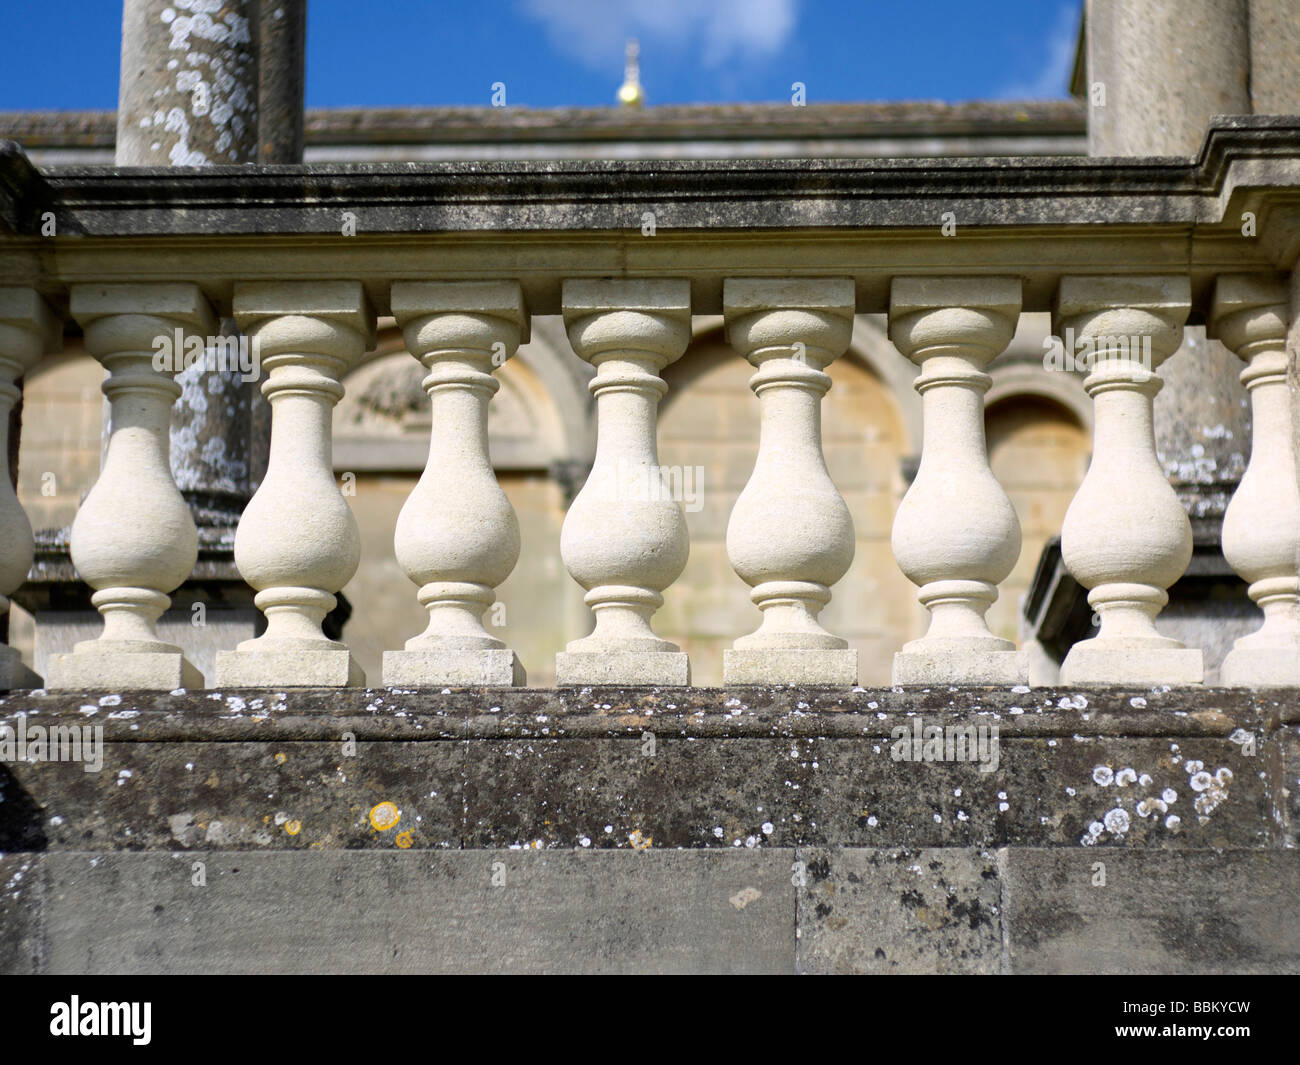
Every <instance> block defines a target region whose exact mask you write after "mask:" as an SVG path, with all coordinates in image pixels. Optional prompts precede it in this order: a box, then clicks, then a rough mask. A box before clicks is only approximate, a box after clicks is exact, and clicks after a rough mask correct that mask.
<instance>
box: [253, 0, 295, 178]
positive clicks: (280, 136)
mask: <svg viewBox="0 0 1300 1065" xmlns="http://www.w3.org/2000/svg"><path fill="white" fill-rule="evenodd" d="M257 45H258V47H257V126H258V134H257V139H258V157H257V158H258V162H261V163H301V162H302V141H303V112H302V98H303V85H304V80H305V73H306V71H305V63H304V60H305V58H306V54H307V0H262V4H261V19H260V21H259V24H258V42H257Z"/></svg>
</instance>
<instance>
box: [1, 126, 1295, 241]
mask: <svg viewBox="0 0 1300 1065" xmlns="http://www.w3.org/2000/svg"><path fill="white" fill-rule="evenodd" d="M1238 161H1241V162H1249V163H1250V164H1251V165H1250V166H1249V167H1248V169H1249V170H1250V181H1249V184H1250V185H1251V186H1253V187H1256V188H1258V187H1260V186H1281V187H1289V186H1294V185H1295V184H1296V179H1295V169H1294V168H1295V166H1296V165H1297V164H1298V163H1300V118H1295V117H1243V118H1216V119H1215V120H1214V121H1213V124H1212V125H1211V127H1210V129H1209V130H1208V132H1207V134H1206V139H1205V142H1204V144H1203V145H1202V148H1201V151H1200V153H1199V156H1198V158H1197V159H1195V160H1189V159H1180V158H1150V159H1123V160H1121V159H1088V158H1080V157H993V158H959V159H945V158H929V159H927V158H916V159H771V160H667V161H659V160H600V161H517V162H516V161H512V162H456V163H378V164H360V163H358V164H310V165H306V166H303V165H298V166H248V165H245V166H213V167H198V168H187V167H152V168H151V167H129V168H125V167H124V168H118V167H110V166H68V167H50V168H48V169H47V170H45V171H38V170H37V169H36V168H35V167H34V166H33V165H32V164H31V163H30V161H29V160H28V159H27V158H26V156H25V155H24V154H23V153H22V150H21V148H20V147H19V146H18V145H16V144H14V143H13V142H9V141H6V142H0V214H2V215H3V216H4V218H5V219H6V221H7V222H8V224H9V227H10V228H11V229H13V230H15V231H16V232H18V233H21V234H30V235H35V234H37V233H39V231H40V225H41V216H42V214H43V213H44V212H45V211H53V213H54V214H55V217H56V222H57V232H58V233H59V234H60V235H80V236H126V235H132V236H139V235H141V234H152V235H171V236H180V235H193V234H196V233H202V234H213V235H215V234H221V235H223V236H227V237H229V236H236V235H240V234H304V235H317V236H320V235H324V234H327V233H328V234H337V233H338V231H339V225H338V212H339V211H340V210H345V209H346V210H351V211H354V212H357V214H358V218H359V220H360V219H363V221H359V224H358V232H364V233H369V234H376V233H383V234H393V233H427V232H431V231H439V230H442V231H446V230H457V231H501V230H508V231H511V232H514V231H544V230H559V231H582V230H587V231H593V230H596V231H599V230H605V229H611V228H612V229H621V228H626V227H627V226H628V225H629V223H628V217H629V211H631V210H632V209H633V208H637V207H641V206H644V207H646V208H648V209H649V208H654V209H658V210H659V211H660V212H661V213H662V219H661V221H660V225H662V226H663V228H664V229H666V230H667V229H675V230H693V229H694V230H716V229H719V228H740V229H753V228H812V229H821V228H827V229H831V228H839V227H846V226H852V227H873V228H874V227H883V228H897V227H909V226H917V225H926V226H930V225H937V224H938V222H937V219H938V215H939V213H940V212H942V211H944V210H953V211H955V212H956V213H957V217H958V220H959V224H963V225H966V226H1009V225H1014V226H1027V225H1035V224H1041V225H1051V226H1060V225H1080V224H1088V225H1093V224H1096V223H1109V224H1114V225H1120V224H1126V225H1155V224H1169V223H1189V222H1212V221H1215V220H1217V219H1219V218H1221V217H1224V215H1225V213H1226V212H1228V211H1229V209H1230V208H1231V207H1232V206H1234V205H1232V204H1230V203H1229V198H1230V197H1229V194H1230V193H1231V192H1232V188H1231V187H1230V182H1229V180H1228V179H1229V175H1228V170H1229V168H1230V167H1231V165H1232V164H1233V163H1234V162H1238ZM1279 162H1280V163H1282V165H1283V170H1284V171H1285V172H1282V171H1278V172H1275V173H1270V172H1269V171H1268V168H1267V165H1266V164H1268V163H1279ZM936 201H937V202H936ZM1237 227H1238V223H1237V222H1236V221H1233V228H1234V229H1236V228H1237Z"/></svg>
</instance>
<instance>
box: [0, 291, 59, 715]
mask: <svg viewBox="0 0 1300 1065" xmlns="http://www.w3.org/2000/svg"><path fill="white" fill-rule="evenodd" d="M62 345H63V323H62V322H60V321H59V319H58V318H56V317H55V316H54V314H53V312H51V310H50V308H49V307H48V306H47V305H46V303H45V301H44V300H43V299H41V297H40V296H39V295H38V294H37V292H36V291H35V290H34V289H30V288H17V287H15V288H0V424H3V425H6V426H7V425H8V424H9V415H10V413H11V412H12V411H13V409H14V404H16V403H17V402H18V397H19V395H20V393H19V391H18V385H17V381H18V379H19V378H21V377H23V376H24V375H25V374H26V373H27V372H28V371H29V370H31V368H32V367H33V366H35V365H36V364H37V363H38V362H39V361H40V359H41V356H42V355H44V354H45V353H46V352H51V351H58V350H59V348H60V347H62ZM9 445H10V440H9V434H8V433H6V434H5V436H4V441H3V444H0V449H2V450H0V469H3V470H4V472H5V476H3V477H0V614H3V613H4V612H6V611H8V609H9V598H8V597H9V596H10V595H12V594H13V593H14V592H15V591H16V590H17V589H18V587H19V586H20V585H21V584H22V583H23V581H24V580H26V579H27V571H28V570H30V569H31V567H32V558H33V556H34V548H35V543H34V541H33V538H32V526H31V523H30V522H29V521H28V520H27V512H26V511H24V510H23V507H22V504H21V503H19V502H18V496H17V495H16V494H15V492H14V488H13V484H12V482H11V481H10V479H9V476H8V473H9V469H10V461H11V459H12V457H13V456H12V455H11V454H10V452H9ZM14 447H15V450H16V449H17V444H16V443H15V445H14ZM42 683H43V681H42V680H41V678H40V677H39V676H37V675H36V674H35V673H33V672H32V671H31V670H30V669H28V668H27V667H26V666H25V665H23V660H22V656H21V655H20V654H19V653H18V652H17V651H15V650H14V649H13V648H12V647H7V646H3V645H0V691H8V690H10V689H12V688H39V687H40V686H41V684H42Z"/></svg>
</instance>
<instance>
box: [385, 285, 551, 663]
mask: <svg viewBox="0 0 1300 1065" xmlns="http://www.w3.org/2000/svg"><path fill="white" fill-rule="evenodd" d="M392 309H393V315H394V317H396V319H397V321H398V324H399V325H401V327H402V335H403V336H404V337H405V338H406V350H407V351H409V352H410V353H411V354H412V355H414V356H415V357H416V358H418V359H419V360H420V361H421V362H422V363H424V365H425V367H426V368H427V369H428V371H429V373H428V376H427V377H425V379H424V389H425V391H426V392H428V393H429V403H430V414H431V416H432V420H433V435H432V438H431V440H430V444H429V458H428V462H427V463H426V464H425V467H424V472H423V473H422V474H421V475H420V480H419V483H417V484H416V486H415V489H414V490H413V491H412V492H411V495H410V498H409V499H407V501H406V504H405V505H404V506H403V507H402V512H401V514H400V515H399V516H398V519H397V531H396V534H395V535H394V538H393V543H394V547H395V549H396V553H397V561H398V563H399V564H400V565H401V567H402V569H403V570H404V571H405V572H406V575H407V576H408V577H410V578H411V580H412V581H414V582H415V583H416V585H417V586H419V588H420V595H419V598H420V605H421V606H423V607H425V608H426V609H427V610H428V611H429V627H428V628H427V629H425V631H424V632H423V633H422V634H421V635H419V636H416V637H414V638H412V639H410V640H408V641H407V642H406V649H405V650H403V651H386V652H385V653H384V683H385V684H386V685H395V686H399V687H435V686H436V687H442V686H443V685H452V686H458V687H470V686H478V685H494V684H523V683H524V670H523V667H522V666H521V665H520V664H519V658H518V657H517V656H516V655H515V653H514V651H512V650H511V649H510V648H509V647H507V646H506V645H505V643H504V641H502V640H498V639H497V638H496V637H494V636H490V635H488V632H487V630H486V629H484V628H483V621H482V618H483V613H484V611H486V610H487V609H488V607H490V606H491V605H492V603H493V602H494V601H495V599H496V595H495V593H494V591H493V589H494V588H495V587H496V586H497V585H498V584H500V583H501V582H502V581H504V580H505V579H506V578H507V577H508V576H509V575H510V571H511V570H513V569H514V567H515V563H516V562H517V561H518V560H519V522H518V520H517V519H516V517H515V512H514V508H513V507H511V506H510V501H509V500H508V499H507V498H506V494H505V493H504V492H503V491H501V486H500V485H499V484H497V479H496V474H495V472H494V471H493V469H492V460H491V459H490V457H489V456H488V429H487V425H488V402H489V400H491V398H492V396H493V395H494V394H495V393H496V392H497V390H498V389H499V388H500V387H501V384H500V382H499V381H497V379H496V378H495V377H493V376H492V372H493V370H495V369H496V368H497V367H499V366H503V365H505V361H506V360H507V359H508V358H510V357H511V356H512V355H513V354H514V353H515V350H516V349H517V348H518V347H519V344H520V342H521V341H526V340H527V339H528V316H527V314H526V313H525V311H524V298H523V291H522V289H521V288H520V287H519V284H518V283H517V282H514V281H467V282H432V283H425V282H417V281H399V282H397V283H396V284H394V285H393V289H392Z"/></svg>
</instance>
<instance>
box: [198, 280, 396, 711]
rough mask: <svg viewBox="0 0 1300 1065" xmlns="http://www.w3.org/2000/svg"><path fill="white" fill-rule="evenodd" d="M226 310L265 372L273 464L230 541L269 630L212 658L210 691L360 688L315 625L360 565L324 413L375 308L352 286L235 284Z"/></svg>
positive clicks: (335, 645)
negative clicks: (213, 683)
mask: <svg viewBox="0 0 1300 1065" xmlns="http://www.w3.org/2000/svg"><path fill="white" fill-rule="evenodd" d="M234 306H235V316H236V318H237V319H238V321H239V325H240V328H241V329H243V331H244V332H245V333H246V334H247V335H248V337H249V338H250V339H251V340H252V341H253V343H255V344H257V345H258V347H259V349H260V353H261V361H262V366H263V367H264V368H265V369H266V370H267V371H268V372H269V375H268V377H267V379H266V381H265V382H264V383H263V385H262V393H263V394H264V395H265V396H266V398H267V399H268V400H269V401H270V403H271V454H270V460H269V462H268V464H267V470H266V477H265V479H264V480H263V481H262V485H261V487H260V488H259V489H258V490H257V494H256V495H254V496H253V499H252V501H251V502H250V503H249V504H248V509H247V510H245V511H244V516H243V518H242V519H241V520H240V523H239V531H238V533H237V534H236V536H235V562H236V564H237V565H238V566H239V572H240V573H242V574H243V576H244V579H245V580H246V581H248V583H249V584H250V585H251V586H252V587H253V588H255V589H256V590H257V596H256V597H255V599H254V602H255V603H256V605H257V607H258V609H259V610H261V611H262V612H263V613H264V614H266V621H267V628H266V632H265V633H264V634H263V635H261V636H259V637H257V638H256V639H254V640H246V641H244V642H243V643H241V644H240V645H239V647H238V649H237V650H235V651H223V652H221V653H219V654H218V655H217V668H216V686H217V687H245V688H261V687H289V686H295V687H343V686H346V685H360V684H364V683H365V677H364V676H363V674H362V672H361V668H360V667H359V666H358V665H357V663H356V661H355V660H354V659H353V658H352V655H351V653H350V652H349V651H348V649H347V647H346V646H344V645H343V644H342V643H339V642H336V641H334V640H330V639H329V638H327V637H326V636H325V634H324V633H323V632H322V631H321V622H322V621H323V620H324V619H325V615H326V614H328V613H329V612H330V611H331V610H333V609H334V606H335V604H336V602H337V599H336V596H335V593H337V592H338V591H339V590H340V589H341V588H342V587H343V586H344V585H345V584H346V583H347V582H348V581H349V580H350V579H351V578H352V575H353V574H354V573H356V570H357V565H358V563H359V562H360V560H361V537H360V532H359V530H358V528H357V522H356V519H355V518H354V517H353V516H352V511H351V509H350V508H349V507H348V504H347V501H346V500H345V499H344V498H343V495H342V493H341V492H340V491H339V488H338V485H337V483H336V482H335V480H334V464H333V438H332V428H333V426H332V421H331V415H332V411H333V408H334V405H335V404H336V403H338V401H339V400H340V399H342V398H343V385H342V384H340V383H339V381H340V378H341V377H342V376H343V374H344V372H345V371H346V370H347V369H348V368H349V367H351V366H353V365H354V364H355V363H356V362H357V361H358V360H359V359H360V358H361V356H362V354H363V353H364V352H365V351H366V350H367V349H368V348H369V347H371V346H373V344H374V326H375V318H374V314H373V312H372V311H371V309H370V306H369V304H368V303H367V301H366V297H365V293H364V292H363V291H362V289H361V284H360V283H359V282H355V281H266V282H253V283H237V284H236V285H235V297H234Z"/></svg>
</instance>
